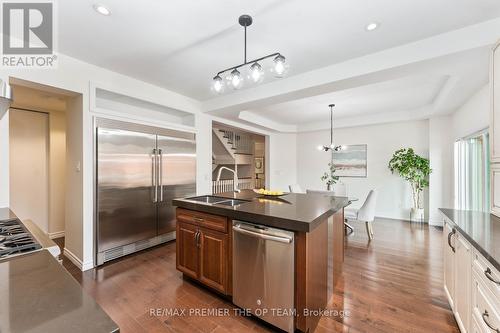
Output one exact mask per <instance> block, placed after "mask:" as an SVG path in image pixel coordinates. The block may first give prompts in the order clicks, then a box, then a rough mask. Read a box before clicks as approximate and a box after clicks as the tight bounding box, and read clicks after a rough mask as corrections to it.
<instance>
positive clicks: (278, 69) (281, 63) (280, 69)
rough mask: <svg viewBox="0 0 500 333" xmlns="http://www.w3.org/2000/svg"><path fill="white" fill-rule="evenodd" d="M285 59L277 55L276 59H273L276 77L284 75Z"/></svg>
mask: <svg viewBox="0 0 500 333" xmlns="http://www.w3.org/2000/svg"><path fill="white" fill-rule="evenodd" d="M285 70H286V68H285V57H283V56H282V55H281V54H278V55H277V56H276V58H274V72H275V73H276V75H278V76H282V75H283V74H284V73H285Z"/></svg>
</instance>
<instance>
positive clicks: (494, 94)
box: [490, 43, 500, 216]
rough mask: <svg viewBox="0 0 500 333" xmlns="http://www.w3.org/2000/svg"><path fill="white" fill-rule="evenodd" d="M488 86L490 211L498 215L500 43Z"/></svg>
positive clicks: (499, 210) (499, 189)
mask: <svg viewBox="0 0 500 333" xmlns="http://www.w3.org/2000/svg"><path fill="white" fill-rule="evenodd" d="M490 87H491V119H490V155H491V212H492V213H493V214H495V215H497V216H500V43H497V44H496V45H495V47H494V48H493V52H492V55H491V70H490Z"/></svg>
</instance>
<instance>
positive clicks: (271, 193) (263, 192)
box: [253, 188, 285, 197]
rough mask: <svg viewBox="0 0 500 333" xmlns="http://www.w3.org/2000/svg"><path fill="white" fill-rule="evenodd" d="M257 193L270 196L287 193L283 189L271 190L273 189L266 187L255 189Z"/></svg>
mask: <svg viewBox="0 0 500 333" xmlns="http://www.w3.org/2000/svg"><path fill="white" fill-rule="evenodd" d="M253 191H254V192H255V193H257V194H261V195H265V196H269V197H279V196H280V195H283V194H285V192H283V191H271V190H266V189H263V188H261V189H258V190H253Z"/></svg>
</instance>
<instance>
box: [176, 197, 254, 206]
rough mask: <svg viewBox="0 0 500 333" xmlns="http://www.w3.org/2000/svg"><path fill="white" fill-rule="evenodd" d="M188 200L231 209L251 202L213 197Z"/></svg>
mask: <svg viewBox="0 0 500 333" xmlns="http://www.w3.org/2000/svg"><path fill="white" fill-rule="evenodd" d="M186 200H190V201H196V202H201V203H204V204H209V205H223V206H229V207H234V206H238V205H241V204H244V203H246V202H250V201H249V200H241V199H228V198H221V197H216V196H213V195H202V196H199V197H192V198H187V199H186Z"/></svg>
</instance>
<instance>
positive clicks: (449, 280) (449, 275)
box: [443, 221, 455, 309]
mask: <svg viewBox="0 0 500 333" xmlns="http://www.w3.org/2000/svg"><path fill="white" fill-rule="evenodd" d="M454 233H455V230H454V229H453V228H452V227H451V226H450V224H449V223H447V222H446V221H445V222H444V224H443V259H444V267H443V268H444V291H445V293H446V296H447V297H448V302H449V303H450V306H451V308H452V309H453V308H454V304H455V288H454V287H455V278H454V271H455V253H454V251H455V250H454V249H455V247H454V245H453V244H452V242H454V239H453V236H454Z"/></svg>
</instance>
